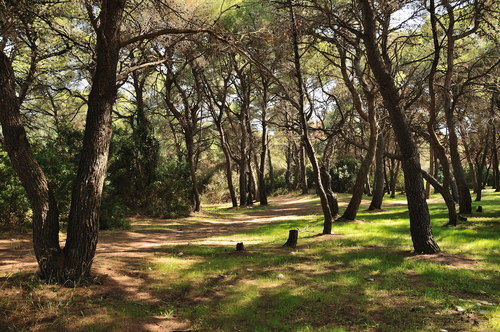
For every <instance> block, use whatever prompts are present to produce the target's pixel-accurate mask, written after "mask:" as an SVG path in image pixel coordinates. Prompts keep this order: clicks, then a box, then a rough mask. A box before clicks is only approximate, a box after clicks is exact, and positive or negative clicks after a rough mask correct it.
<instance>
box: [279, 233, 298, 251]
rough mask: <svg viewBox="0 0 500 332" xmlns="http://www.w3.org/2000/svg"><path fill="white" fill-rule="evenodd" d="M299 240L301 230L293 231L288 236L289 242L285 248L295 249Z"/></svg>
mask: <svg viewBox="0 0 500 332" xmlns="http://www.w3.org/2000/svg"><path fill="white" fill-rule="evenodd" d="M298 238H299V230H298V229H291V230H290V233H289V234H288V240H287V241H286V243H285V244H284V245H283V247H289V248H295V247H296V246H297V239H298Z"/></svg>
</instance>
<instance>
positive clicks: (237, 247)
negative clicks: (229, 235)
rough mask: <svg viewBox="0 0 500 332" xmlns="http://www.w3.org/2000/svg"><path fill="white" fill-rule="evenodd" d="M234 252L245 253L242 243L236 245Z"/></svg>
mask: <svg viewBox="0 0 500 332" xmlns="http://www.w3.org/2000/svg"><path fill="white" fill-rule="evenodd" d="M236 251H245V246H244V245H243V242H238V243H236Z"/></svg>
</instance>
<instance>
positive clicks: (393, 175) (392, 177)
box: [389, 159, 401, 198]
mask: <svg viewBox="0 0 500 332" xmlns="http://www.w3.org/2000/svg"><path fill="white" fill-rule="evenodd" d="M400 166H401V163H400V161H399V160H395V159H391V168H390V170H389V191H390V193H391V198H394V197H396V184H397V182H398V175H399V167H400Z"/></svg>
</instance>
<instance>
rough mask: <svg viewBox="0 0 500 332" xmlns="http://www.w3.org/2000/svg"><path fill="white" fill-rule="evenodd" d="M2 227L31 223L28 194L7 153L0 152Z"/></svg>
mask: <svg viewBox="0 0 500 332" xmlns="http://www.w3.org/2000/svg"><path fill="white" fill-rule="evenodd" d="M0 188H1V190H0V227H2V228H4V227H7V228H11V227H15V226H21V225H26V224H28V223H29V222H30V217H31V212H30V211H31V210H30V205H29V201H28V198H27V196H26V192H25V191H24V188H23V187H22V185H21V182H20V181H19V178H18V177H17V174H16V173H15V172H14V170H13V169H12V167H11V164H10V160H9V157H8V156H7V152H3V151H0Z"/></svg>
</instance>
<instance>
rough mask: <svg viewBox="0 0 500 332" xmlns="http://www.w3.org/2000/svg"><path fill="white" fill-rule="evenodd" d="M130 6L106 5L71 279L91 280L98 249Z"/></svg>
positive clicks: (68, 251)
mask: <svg viewBox="0 0 500 332" xmlns="http://www.w3.org/2000/svg"><path fill="white" fill-rule="evenodd" d="M125 2H126V1H125V0H115V1H103V7H102V8H101V13H100V14H99V17H100V19H99V26H98V27H97V31H96V38H97V39H96V42H97V48H96V53H95V54H96V68H95V72H94V75H93V78H92V88H91V90H90V94H89V98H88V109H87V120H86V124H85V132H84V137H83V149H82V153H81V156H80V163H79V165H78V171H77V174H76V180H75V182H74V187H73V194H72V199H71V206H70V212H69V218H68V236H67V239H66V246H65V247H64V265H65V270H66V278H68V279H69V280H72V281H75V282H77V281H79V280H81V279H82V278H86V277H88V276H89V275H90V269H91V266H92V261H93V259H94V255H95V250H96V246H97V239H98V230H99V208H100V204H101V194H102V188H103V185H104V178H105V176H106V166H107V162H108V155H109V145H110V142H111V134H112V126H111V113H112V109H113V105H114V103H115V99H116V92H117V86H116V69H117V64H118V59H119V51H120V35H119V34H120V27H121V19H122V14H123V10H124V7H125Z"/></svg>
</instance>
